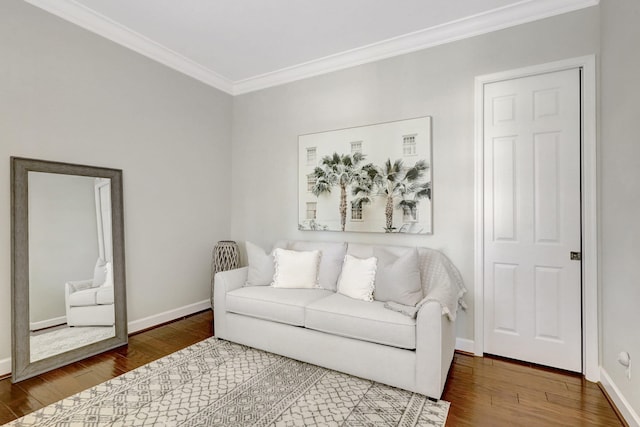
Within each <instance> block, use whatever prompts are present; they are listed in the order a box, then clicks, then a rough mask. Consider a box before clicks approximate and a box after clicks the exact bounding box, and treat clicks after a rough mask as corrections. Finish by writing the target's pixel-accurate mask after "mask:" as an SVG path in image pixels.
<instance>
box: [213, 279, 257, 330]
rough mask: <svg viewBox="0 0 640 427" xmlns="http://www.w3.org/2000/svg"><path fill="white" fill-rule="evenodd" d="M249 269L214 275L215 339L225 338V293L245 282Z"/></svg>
mask: <svg viewBox="0 0 640 427" xmlns="http://www.w3.org/2000/svg"><path fill="white" fill-rule="evenodd" d="M248 271H249V268H248V267H242V268H237V269H235V270H227V271H221V272H219V273H216V275H215V276H214V279H213V283H214V285H213V304H214V306H213V307H212V308H213V319H214V320H213V327H214V334H215V336H216V337H217V338H226V332H227V331H226V325H227V323H226V316H227V292H230V291H232V290H234V289H238V288H241V287H242V286H244V284H245V283H246V282H247V274H248Z"/></svg>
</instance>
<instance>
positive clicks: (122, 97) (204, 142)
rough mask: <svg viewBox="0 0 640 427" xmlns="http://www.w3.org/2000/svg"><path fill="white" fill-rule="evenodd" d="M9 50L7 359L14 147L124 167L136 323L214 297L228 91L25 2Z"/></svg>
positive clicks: (4, 4)
mask: <svg viewBox="0 0 640 427" xmlns="http://www.w3.org/2000/svg"><path fill="white" fill-rule="evenodd" d="M0 52H1V53H2V60H1V61H0V212H2V215H0V360H2V359H5V358H8V357H10V355H11V339H10V332H11V317H10V313H11V298H10V295H11V292H10V283H11V277H10V271H11V268H10V259H11V256H10V238H11V234H10V233H11V229H10V219H9V215H8V214H9V212H10V210H9V201H10V196H9V156H12V155H13V156H22V157H32V158H39V159H46V160H56V161H64V162H70V163H80V164H88V165H94V166H107V167H112V168H120V169H122V170H123V182H124V222H125V239H126V241H125V247H126V262H127V303H128V314H129V320H130V321H135V320H137V319H141V318H144V317H147V316H151V315H154V314H158V313H162V312H164V311H167V310H171V309H175V308H178V307H182V306H185V305H188V304H192V303H195V302H199V301H204V300H207V299H208V297H209V292H210V291H209V274H210V273H209V263H210V253H211V248H212V246H213V244H214V243H215V242H216V241H217V240H220V239H224V238H228V237H229V235H228V234H229V222H230V216H229V215H230V212H229V210H228V209H227V208H226V206H228V205H229V203H230V200H231V196H230V191H229V186H228V177H229V174H230V139H231V102H232V99H231V97H230V96H229V95H227V94H223V93H221V92H220V91H218V90H216V89H213V88H211V87H208V86H206V85H204V84H201V83H199V82H197V81H195V80H193V79H191V78H189V77H187V76H184V75H182V74H180V73H178V72H176V71H174V70H171V69H169V68H167V67H165V66H163V65H160V64H158V63H156V62H154V61H151V60H150V59H147V58H145V57H143V56H141V55H138V54H136V53H134V52H131V51H129V50H128V49H125V48H123V47H121V46H119V45H116V44H114V43H112V42H110V41H108V40H105V39H103V38H101V37H99V36H96V35H94V34H92V33H89V32H87V31H85V30H82V29H81V28H79V27H77V26H75V25H72V24H70V23H67V22H66V21H63V20H61V19H58V18H56V17H54V16H52V15H50V14H48V13H46V12H44V11H41V10H40V9H37V8H34V7H32V6H30V5H28V4H26V3H24V2H22V1H20V0H2V1H1V2H0Z"/></svg>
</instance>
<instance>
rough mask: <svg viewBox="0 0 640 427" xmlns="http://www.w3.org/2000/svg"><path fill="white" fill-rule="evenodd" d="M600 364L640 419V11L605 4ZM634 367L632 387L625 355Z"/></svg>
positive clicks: (633, 4)
mask: <svg viewBox="0 0 640 427" xmlns="http://www.w3.org/2000/svg"><path fill="white" fill-rule="evenodd" d="M601 9H602V12H601V13H602V58H601V71H602V74H601V80H600V81H601V84H602V86H601V90H600V102H601V104H600V106H601V124H602V127H601V139H600V164H601V174H600V183H601V203H600V205H601V217H600V218H601V220H600V225H601V233H600V234H601V254H600V263H601V264H600V266H601V283H600V288H601V307H602V322H601V335H600V337H601V346H602V349H601V363H602V365H603V367H604V369H605V370H606V371H607V373H608V374H609V375H610V376H611V378H612V379H613V381H614V382H615V384H616V385H617V386H618V388H620V390H621V391H622V393H623V394H624V396H625V397H626V399H627V400H628V401H629V403H630V404H631V405H632V406H633V408H634V410H635V412H636V413H637V414H640V371H639V370H638V366H639V364H638V363H639V362H640V333H639V332H638V326H639V325H640V310H639V308H640V270H638V259H639V258H640V222H639V220H640V189H639V186H638V183H640V140H639V137H638V135H639V132H638V118H640V104H639V100H640V83H638V75H639V72H638V70H640V49H639V48H638V41H640V26H638V22H640V3H639V2H638V1H637V0H616V1H603V2H601ZM621 351H628V352H629V353H630V354H631V359H632V361H633V364H634V365H635V366H634V368H633V369H632V374H633V375H632V378H631V380H628V379H627V377H626V376H625V374H624V367H623V366H621V365H620V364H618V362H617V361H616V359H617V356H618V353H619V352H621Z"/></svg>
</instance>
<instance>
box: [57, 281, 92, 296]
mask: <svg viewBox="0 0 640 427" xmlns="http://www.w3.org/2000/svg"><path fill="white" fill-rule="evenodd" d="M64 287H65V290H66V292H67V293H68V294H72V293H74V292H78V291H82V290H84V289H91V288H93V287H94V286H93V280H92V279H88V280H76V281H69V282H67V283H65V284H64Z"/></svg>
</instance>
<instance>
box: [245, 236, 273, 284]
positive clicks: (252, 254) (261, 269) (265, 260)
mask: <svg viewBox="0 0 640 427" xmlns="http://www.w3.org/2000/svg"><path fill="white" fill-rule="evenodd" d="M246 248H247V259H248V262H249V270H248V272H247V283H246V284H245V286H267V285H270V284H271V282H272V281H273V273H275V269H274V266H273V251H271V252H270V253H265V251H264V250H263V249H262V248H261V247H260V246H258V245H255V244H253V243H251V242H246Z"/></svg>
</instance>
